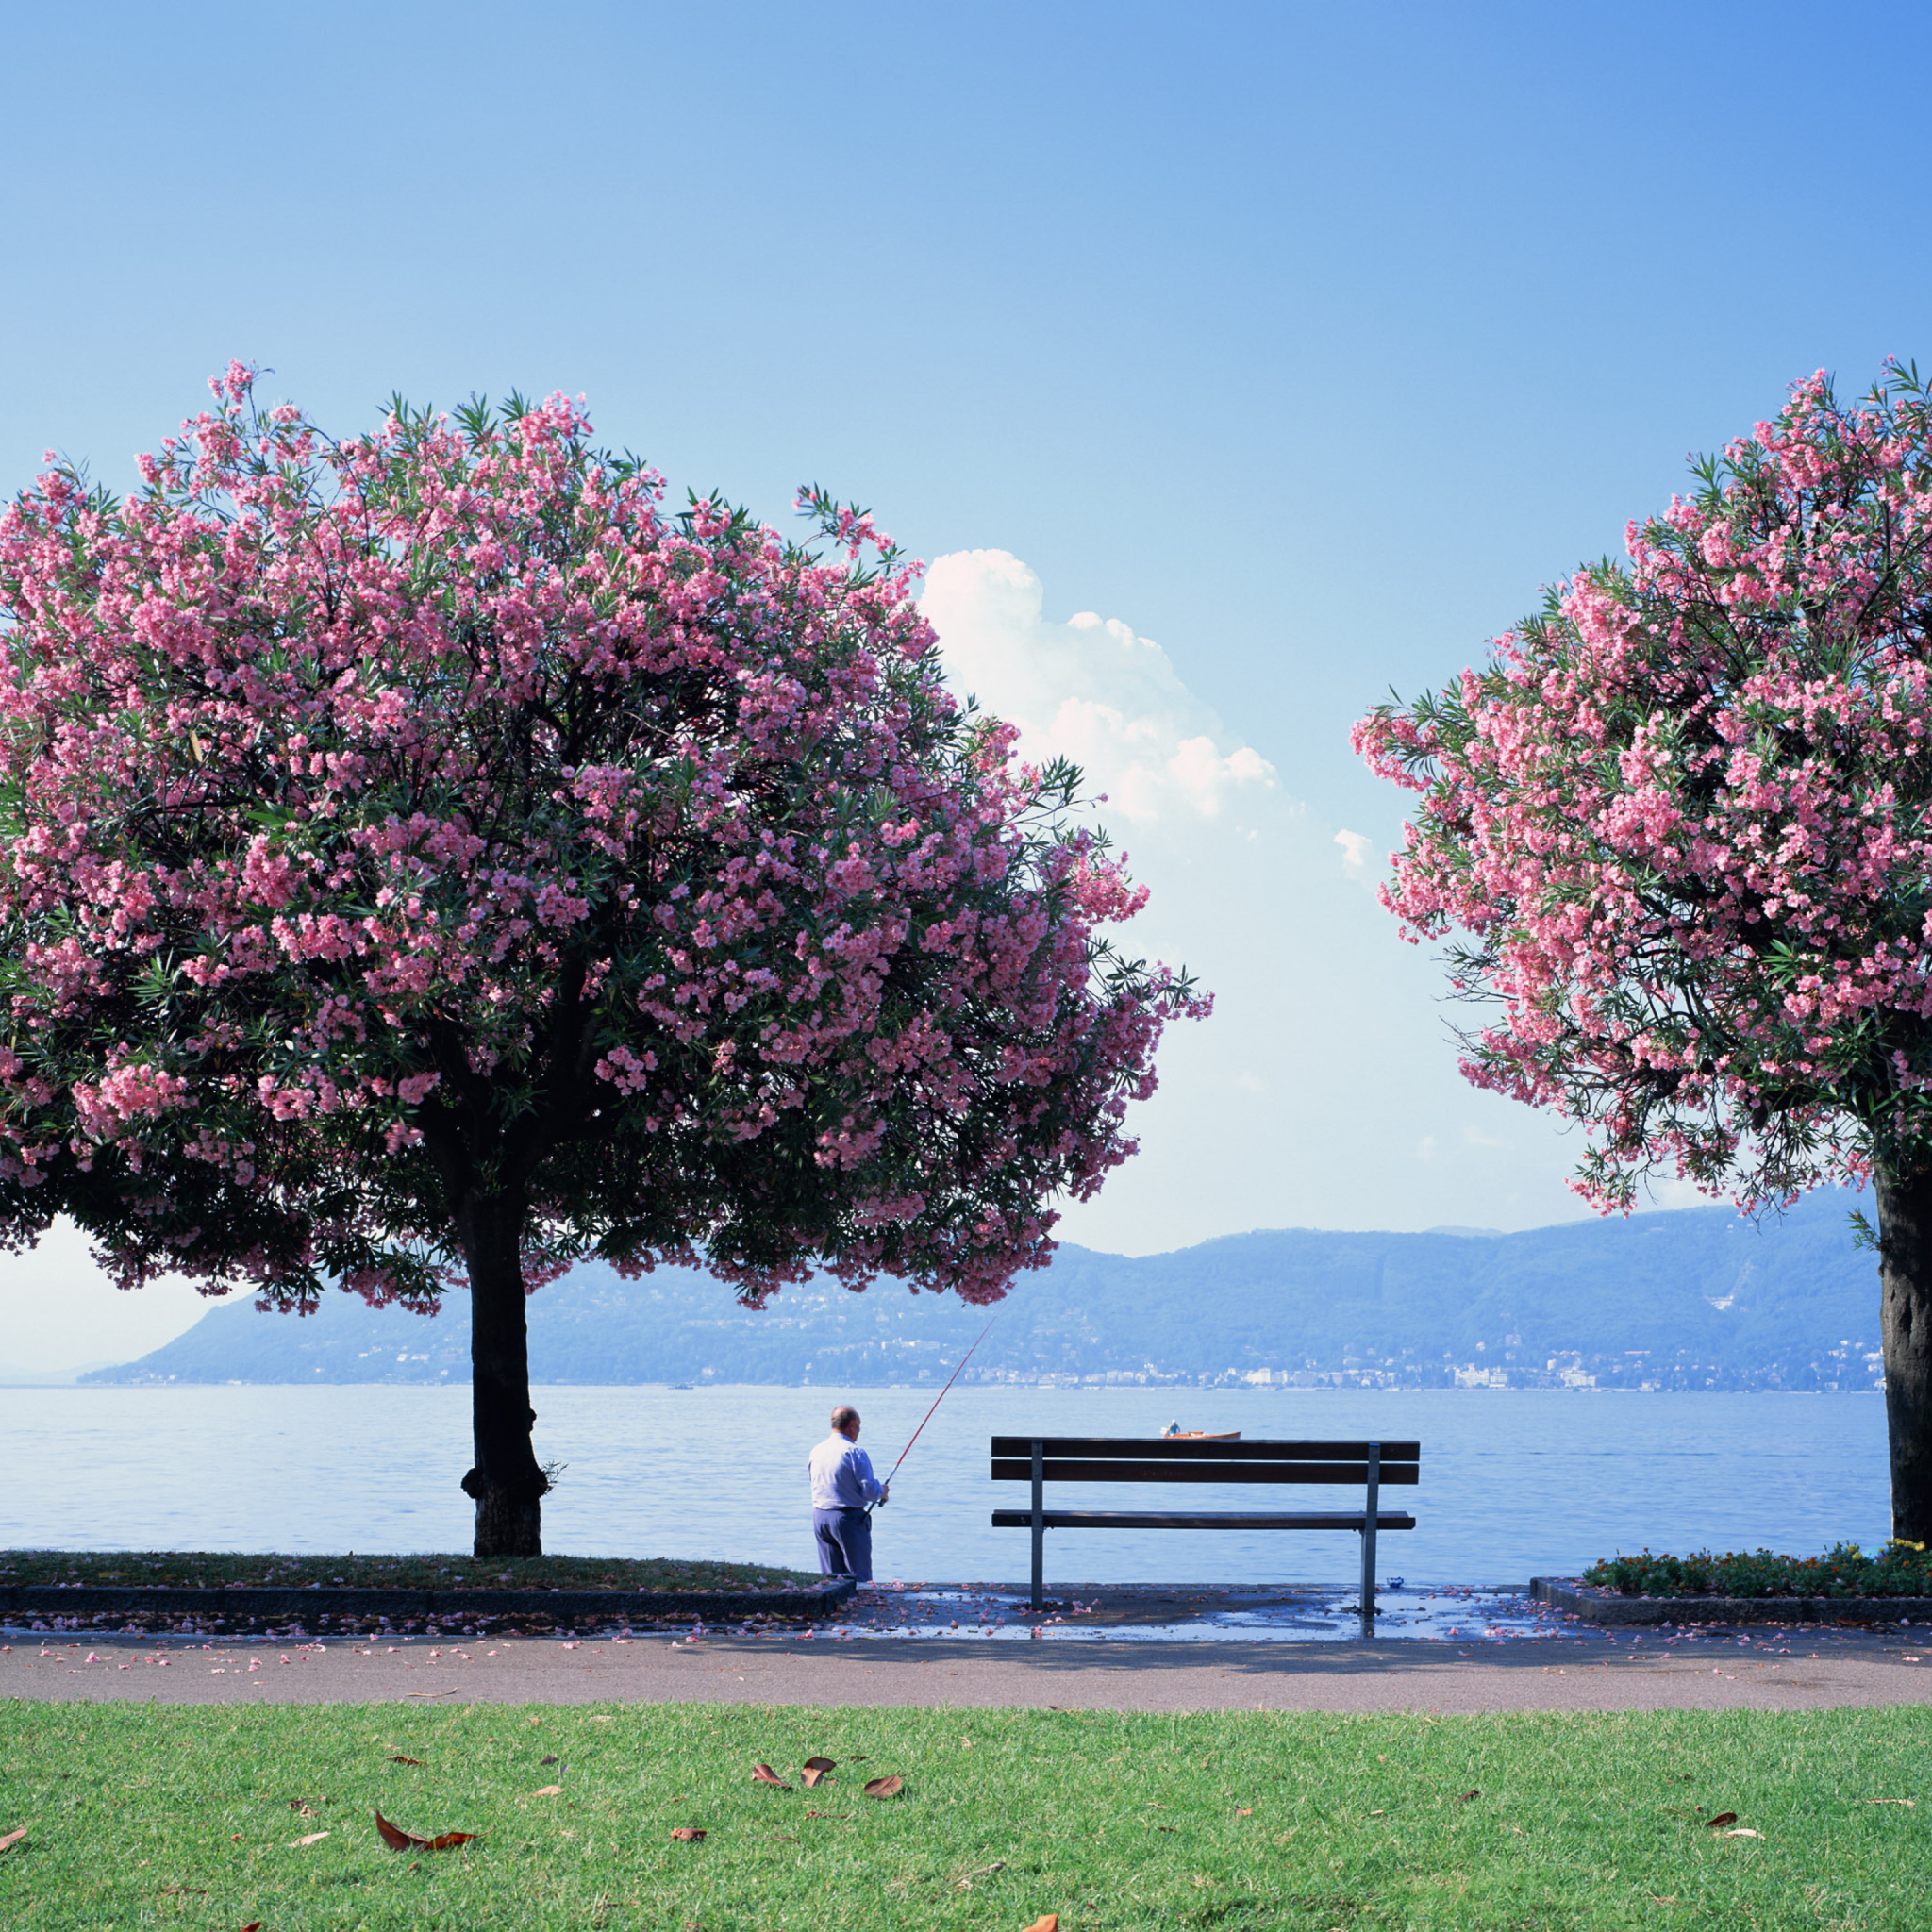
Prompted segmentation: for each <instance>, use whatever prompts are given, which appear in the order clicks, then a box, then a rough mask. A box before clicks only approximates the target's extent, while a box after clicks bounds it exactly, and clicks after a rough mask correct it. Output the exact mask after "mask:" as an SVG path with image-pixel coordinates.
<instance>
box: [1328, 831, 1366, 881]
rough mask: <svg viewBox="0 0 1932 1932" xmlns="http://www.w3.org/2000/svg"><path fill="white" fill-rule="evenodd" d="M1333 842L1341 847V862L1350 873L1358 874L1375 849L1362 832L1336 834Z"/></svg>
mask: <svg viewBox="0 0 1932 1932" xmlns="http://www.w3.org/2000/svg"><path fill="white" fill-rule="evenodd" d="M1335 842H1336V843H1337V844H1338V845H1340V846H1341V862H1342V864H1343V865H1345V866H1347V868H1348V869H1349V871H1350V872H1360V871H1361V869H1362V867H1363V866H1364V865H1366V864H1367V863H1368V859H1369V854H1370V853H1372V852H1373V851H1374V849H1375V847H1374V843H1373V841H1371V840H1370V839H1369V837H1368V835H1367V834H1366V833H1363V832H1337V833H1336V835H1335Z"/></svg>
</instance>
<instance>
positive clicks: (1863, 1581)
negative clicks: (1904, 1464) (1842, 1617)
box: [1583, 1541, 1932, 1599]
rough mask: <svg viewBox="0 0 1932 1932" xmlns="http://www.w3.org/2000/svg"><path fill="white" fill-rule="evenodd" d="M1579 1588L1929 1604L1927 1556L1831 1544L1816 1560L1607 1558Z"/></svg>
mask: <svg viewBox="0 0 1932 1932" xmlns="http://www.w3.org/2000/svg"><path fill="white" fill-rule="evenodd" d="M1583 1580H1584V1582H1586V1583H1593V1584H1595V1585H1596V1586H1597V1587H1598V1588H1599V1589H1603V1590H1615V1591H1622V1592H1623V1593H1624V1595H1625V1596H1738V1597H1776V1596H1832V1597H1845V1598H1848V1599H1852V1598H1857V1597H1887V1596H1932V1551H1928V1550H1927V1549H1926V1548H1925V1546H1924V1544H1923V1543H1912V1542H1898V1541H1893V1542H1889V1543H1887V1544H1886V1545H1885V1547H1884V1548H1883V1549H1881V1550H1880V1551H1879V1552H1878V1554H1877V1555H1876V1556H1867V1555H1866V1554H1865V1552H1864V1551H1863V1550H1862V1549H1860V1548H1859V1547H1858V1545H1857V1543H1834V1544H1833V1545H1832V1547H1831V1548H1830V1549H1828V1550H1826V1551H1825V1552H1824V1555H1823V1556H1822V1557H1788V1556H1784V1555H1781V1554H1780V1553H1779V1552H1778V1551H1776V1550H1726V1551H1725V1552H1724V1555H1723V1556H1713V1555H1712V1554H1711V1552H1710V1551H1708V1550H1698V1551H1695V1552H1693V1553H1692V1554H1691V1555H1690V1556H1688V1557H1670V1556H1653V1555H1652V1554H1651V1553H1650V1551H1649V1550H1647V1549H1646V1550H1644V1551H1642V1552H1641V1554H1639V1555H1637V1556H1635V1557H1623V1556H1618V1557H1605V1558H1603V1559H1602V1560H1601V1561H1599V1562H1595V1563H1592V1564H1591V1566H1590V1568H1589V1569H1588V1570H1586V1571H1585V1572H1584V1573H1583Z"/></svg>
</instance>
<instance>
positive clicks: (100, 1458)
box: [0, 1385, 1889, 1585]
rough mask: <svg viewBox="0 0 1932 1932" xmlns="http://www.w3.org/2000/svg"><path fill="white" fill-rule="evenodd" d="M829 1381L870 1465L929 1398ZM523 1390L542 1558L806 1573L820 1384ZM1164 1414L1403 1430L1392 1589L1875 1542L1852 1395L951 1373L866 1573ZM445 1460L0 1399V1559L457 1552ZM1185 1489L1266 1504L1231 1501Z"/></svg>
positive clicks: (943, 1540) (362, 1432)
mask: <svg viewBox="0 0 1932 1932" xmlns="http://www.w3.org/2000/svg"><path fill="white" fill-rule="evenodd" d="M850 1394H851V1399H852V1400H853V1401H854V1402H855V1403H856V1404H857V1405H858V1407H859V1408H860V1409H861V1410H862V1412H863V1414H864V1418H865V1429H864V1437H863V1441H864V1446H865V1447H866V1448H867V1449H869V1450H870V1451H871V1452H872V1456H873V1459H874V1464H875V1466H876V1467H877V1468H878V1470H879V1472H880V1474H884V1473H885V1471H886V1470H887V1469H888V1468H889V1467H890V1466H891V1463H892V1461H893V1459H894V1458H895V1457H897V1455H898V1454H899V1451H900V1449H901V1448H902V1447H903V1445H904V1444H905V1441H906V1440H907V1438H908V1435H910V1433H911V1431H912V1429H913V1428H914V1427H915V1426H916V1425H917V1424H918V1422H919V1419H920V1417H921V1416H922V1415H923V1414H924V1411H925V1409H926V1407H927V1406H928V1405H929V1403H930V1401H931V1399H932V1398H931V1394H930V1391H922V1390H917V1389H874V1390H855V1391H850ZM534 1400H535V1403H536V1406H537V1408H538V1410H539V1412H540V1415H539V1422H538V1425H537V1441H538V1454H539V1456H540V1457H542V1458H545V1459H549V1458H553V1457H554V1458H555V1459H556V1460H558V1461H559V1462H562V1463H564V1464H566V1465H567V1467H566V1468H565V1470H564V1472H563V1474H562V1476H561V1478H560V1481H559V1485H558V1489H557V1491H556V1492H555V1493H554V1494H553V1495H552V1496H550V1497H549V1498H547V1499H546V1500H545V1503H544V1508H543V1527H544V1542H545V1546H546V1547H547V1548H548V1549H551V1550H553V1551H556V1552H559V1553H567V1552H580V1553H584V1554H596V1555H625V1556H665V1557H731V1558H742V1559H746V1560H752V1561H757V1562H761V1563H785V1564H791V1565H795V1566H799V1567H804V1568H811V1567H813V1565H814V1563H815V1558H814V1557H813V1554H812V1545H811V1540H810V1529H809V1519H808V1503H807V1497H806V1490H805V1457H806V1452H807V1451H808V1448H809V1447H810V1445H811V1443H812V1442H813V1441H816V1440H817V1439H818V1438H819V1437H820V1436H822V1435H823V1434H824V1431H825V1414H826V1409H827V1407H828V1401H829V1397H828V1392H827V1391H824V1390H822V1389H815V1388H814V1389H773V1388H742V1387H740V1388H704V1389H689V1390H674V1389H664V1388H622V1389H611V1388H541V1389H539V1390H537V1391H535V1396H534ZM1170 1418H1174V1419H1177V1420H1178V1421H1179V1422H1180V1424H1181V1425H1182V1426H1183V1427H1184V1428H1204V1429H1241V1430H1242V1431H1243V1432H1244V1433H1246V1434H1247V1435H1250V1436H1277V1437H1282V1436H1285V1437H1324V1436H1326V1437H1387V1438H1391V1439H1394V1438H1400V1437H1419V1438H1420V1439H1421V1441H1422V1444H1423V1463H1422V1470H1423V1480H1422V1484H1421V1486H1420V1488H1418V1489H1416V1490H1413V1491H1392V1492H1389V1501H1390V1503H1391V1505H1392V1506H1394V1507H1409V1508H1410V1509H1411V1510H1412V1512H1413V1514H1414V1515H1415V1517H1416V1518H1417V1521H1418V1523H1419V1524H1420V1527H1419V1528H1418V1529H1416V1530H1415V1531H1413V1532H1411V1533H1405V1534H1401V1535H1389V1536H1386V1537H1385V1538H1384V1539H1383V1541H1382V1549H1383V1553H1384V1554H1383V1557H1382V1570H1383V1573H1384V1574H1385V1575H1405V1576H1407V1578H1409V1579H1410V1580H1411V1581H1424V1582H1431V1583H1437V1582H1455V1583H1470V1584H1481V1585H1490V1584H1498V1583H1512V1582H1513V1583H1521V1582H1524V1580H1526V1579H1527V1578H1528V1577H1530V1576H1531V1575H1538V1574H1542V1575H1564V1574H1574V1573H1575V1572H1576V1571H1578V1570H1580V1569H1581V1568H1582V1567H1583V1566H1584V1565H1585V1564H1587V1563H1589V1562H1591V1560H1592V1559H1593V1558H1595V1557H1601V1556H1607V1555H1610V1554H1612V1553H1614V1552H1615V1551H1618V1550H1620V1549H1621V1550H1635V1549H1638V1548H1641V1546H1643V1545H1644V1544H1645V1543H1648V1544H1649V1545H1650V1546H1651V1547H1652V1548H1653V1549H1657V1550H1675V1551H1683V1550H1687V1549H1692V1548H1706V1547H1708V1548H1716V1549H1730V1548H1756V1547H1757V1546H1758V1545H1760V1544H1762V1545H1766V1546H1768V1547H1770V1548H1773V1549H1777V1550H1788V1551H1792V1552H1795V1553H1797V1554H1800V1555H1812V1554H1815V1553H1816V1552H1817V1551H1819V1550H1821V1549H1823V1548H1824V1546H1825V1545H1826V1544H1828V1543H1831V1542H1834V1541H1839V1540H1840V1539H1843V1540H1847V1541H1857V1542H1862V1543H1864V1544H1865V1545H1866V1546H1867V1547H1868V1548H1870V1547H1873V1546H1874V1545H1876V1544H1877V1543H1879V1542H1882V1541H1884V1539H1885V1537H1886V1536H1887V1535H1888V1534H1889V1526H1888V1525H1889V1512H1888V1505H1887V1471H1886V1452H1885V1407H1884V1402H1883V1399H1882V1398H1881V1397H1879V1396H1876V1395H1866V1394H1833V1395H1780V1394H1740V1395H1718V1394H1707V1395H1667V1394H1634V1393H1633V1394H1597V1393H1571V1392H1568V1391H1530V1390H1524V1391H1462V1390H1426V1391H1399V1392H1398V1391H1389V1392H1383V1391H1311V1390H1293V1391H1265V1390H1197V1391H1184V1390H1174V1389H1159V1390H1141V1389H1105V1390H1100V1389H1096V1390H1091V1391H1089V1390H1067V1389H1027V1388H1007V1387H974V1386H971V1385H962V1386H960V1387H959V1388H957V1389H955V1390H954V1391H953V1392H952V1394H951V1395H949V1396H948V1397H947V1398H946V1401H945V1403H944V1404H943V1406H942V1407H941V1409H940V1411H939V1413H938V1415H937V1416H936V1417H935V1418H934V1419H933V1421H932V1423H931V1424H930V1425H929V1426H928V1427H927V1429H926V1431H925V1433H924V1436H922V1437H921V1439H920V1441H919V1444H918V1446H917V1448H915V1449H914V1450H913V1452H912V1455H911V1457H909V1458H908V1461H907V1464H906V1467H905V1469H904V1470H903V1471H902V1472H901V1474H900V1477H899V1480H898V1481H897V1482H896V1483H895V1484H894V1486H893V1492H892V1501H891V1504H890V1505H889V1506H888V1507H887V1508H886V1509H885V1510H884V1512H883V1513H882V1514H881V1515H880V1516H879V1517H878V1518H877V1519H876V1522H877V1527H876V1530H875V1549H876V1558H877V1568H878V1574H879V1575H880V1576H881V1577H882V1578H885V1577H901V1578H904V1579H906V1580H908V1581H913V1580H921V1581H924V1580H936V1579H941V1578H943V1579H946V1580H949V1581H962V1580H967V1579H972V1580H975V1581H977V1580H985V1581H999V1580H1010V1579H1013V1578H1016V1577H1023V1576H1024V1574H1025V1571H1026V1547H1027V1546H1026V1535H1025V1532H1024V1530H995V1529H993V1528H992V1527H991V1524H989V1522H988V1520H987V1519H988V1516H989V1514H990V1512H991V1508H992V1507H994V1506H995V1505H998V1506H999V1507H1014V1506H1015V1505H1020V1504H1024V1499H1025V1494H1026V1491H1025V1486H1024V1484H1018V1483H1000V1484H994V1483H992V1482H991V1481H990V1480H989V1479H988V1475H987V1439H988V1437H989V1436H991V1435H993V1434H1009V1433H1010V1434H1030V1433H1032V1432H1033V1431H1034V1430H1035V1429H1047V1430H1051V1431H1053V1432H1055V1433H1058V1434H1081V1435H1148V1434H1154V1433H1156V1432H1158V1430H1159V1429H1160V1428H1162V1427H1163V1426H1164V1425H1165V1424H1167V1422H1168V1421H1169V1420H1170ZM468 1463H469V1391H468V1390H466V1389H425V1388H405V1387H360V1388H358V1387H335V1388H326V1389H314V1388H299V1387H298V1388H239V1387H221V1388H171V1389H0V1469H4V1470H5V1472H6V1482H5V1484H4V1487H0V1546H8V1547H13V1548H22V1547H34V1546H42V1547H44V1546H56V1547H63V1548H78V1549H152V1548H172V1549H206V1550H268V1549H278V1550H291V1551H334V1550H348V1549H356V1550H364V1551H368V1552H372V1553H375V1552H382V1551H407V1550H467V1549H468V1547H469V1543H470V1535H471V1507H470V1504H469V1501H468V1499H467V1498H466V1497H465V1496H464V1495H463V1494H462V1493H461V1491H459V1490H458V1487H457V1484H458V1480H459V1478H460V1477H461V1475H462V1473H463V1471H464V1469H465V1468H467V1467H468ZM996 1491H997V1493H996ZM1159 1493H1160V1492H1158V1491H1133V1492H1128V1493H1126V1494H1125V1495H1124V1493H1123V1491H1120V1490H1118V1489H1115V1490H1113V1491H1105V1490H1099V1489H1093V1488H1089V1489H1086V1490H1082V1489H1081V1488H1080V1487H1079V1486H1076V1485H1072V1484H1068V1485H1062V1486H1059V1487H1058V1488H1057V1489H1053V1490H1049V1491H1048V1494H1049V1496H1050V1497H1051V1498H1053V1499H1054V1500H1055V1501H1057V1502H1063V1503H1064V1504H1066V1505H1068V1506H1074V1505H1078V1504H1083V1503H1084V1504H1087V1505H1088V1506H1090V1507H1103V1508H1132V1507H1155V1503H1154V1499H1155V1497H1157V1496H1158V1495H1159ZM1294 1494H1295V1504H1296V1507H1304V1506H1305V1507H1311V1508H1324V1507H1334V1508H1342V1507H1347V1495H1346V1492H1345V1491H1334V1492H1332V1494H1331V1492H1327V1491H1313V1490H1301V1491H1296V1492H1294ZM1162 1500H1165V1498H1162ZM1187 1500H1188V1502H1189V1503H1190V1504H1191V1505H1193V1506H1195V1507H1203V1508H1219V1507H1228V1508H1248V1509H1253V1508H1256V1507H1270V1505H1269V1504H1268V1503H1265V1502H1263V1501H1262V1500H1261V1499H1260V1498H1258V1497H1257V1492H1256V1491H1255V1490H1253V1489H1252V1488H1248V1489H1244V1490H1237V1491H1218V1490H1216V1489H1213V1488H1209V1487H1201V1488H1197V1489H1191V1490H1190V1491H1188V1492H1187ZM1357 1561H1358V1557H1357V1540H1356V1538H1355V1537H1354V1536H1353V1535H1347V1534H1342V1535H1336V1536H1324V1535H1305V1534H1294V1535H1272V1536H1271V1535H1266V1534H1241V1533H1235V1532H1219V1531H1215V1532H1202V1533H1184V1532H1158V1533H1153V1532H1141V1533H1139V1534H1135V1533H1132V1532H1114V1531H1093V1530H1069V1531H1063V1532H1059V1533H1050V1534H1049V1535H1048V1538H1047V1575H1048V1578H1049V1580H1050V1581H1054V1580H1058V1581H1060V1582H1076V1581H1078V1582H1106V1583H1126V1582H1153V1581H1177V1580H1186V1581H1189V1582H1200V1583H1241V1582H1255V1583H1275V1582H1287V1581H1307V1582H1311V1583H1321V1582H1335V1583H1345V1582H1346V1581H1347V1580H1348V1579H1349V1578H1350V1577H1351V1576H1352V1575H1353V1574H1354V1573H1355V1568H1356V1565H1357Z"/></svg>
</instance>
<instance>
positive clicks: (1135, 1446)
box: [992, 1436, 1423, 1481]
mask: <svg viewBox="0 0 1932 1932" xmlns="http://www.w3.org/2000/svg"><path fill="white" fill-rule="evenodd" d="M1041 1449H1042V1452H1043V1453H1044V1454H1045V1455H1048V1456H1055V1457H1075V1458H1077V1459H1080V1460H1085V1461H1095V1460H1106V1461H1111V1462H1154V1461H1160V1462H1166V1461H1174V1462H1347V1463H1357V1464H1359V1463H1363V1462H1366V1461H1367V1460H1368V1455H1369V1445H1368V1443H1367V1442H1366V1441H1361V1442H1354V1441H1337V1442H1316V1441H1268V1440H1266V1439H1265V1438H1262V1437H1250V1438H1249V1439H1248V1440H1247V1441H1238V1442H1230V1441H1214V1440H1213V1439H1212V1438H1207V1437H1189V1436H1045V1437H1042V1438H1041ZM992 1453H993V1455H995V1456H1002V1457H1006V1456H1023V1457H1030V1456H1031V1455H1032V1454H1033V1438H1032V1437H1031V1436H995V1437H994V1438H993V1439H992ZM1422 1454H1423V1445H1422V1444H1421V1443H1420V1442H1417V1441H1407V1442H1384V1443H1383V1444H1382V1467H1383V1468H1384V1469H1387V1468H1388V1467H1389V1465H1390V1464H1391V1462H1420V1461H1421V1460H1422ZM1356 1480H1357V1481H1359V1480H1360V1478H1359V1477H1357V1478H1356Z"/></svg>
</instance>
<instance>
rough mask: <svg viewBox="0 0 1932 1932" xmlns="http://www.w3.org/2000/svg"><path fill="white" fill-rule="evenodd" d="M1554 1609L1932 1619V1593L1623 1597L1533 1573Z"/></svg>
mask: <svg viewBox="0 0 1932 1932" xmlns="http://www.w3.org/2000/svg"><path fill="white" fill-rule="evenodd" d="M1529 1593H1530V1595H1531V1596H1532V1597H1534V1598H1535V1599H1536V1600H1537V1602H1539V1603H1544V1604H1548V1605H1549V1607H1551V1608H1552V1609H1553V1610H1567V1611H1569V1613H1570V1614H1571V1615H1572V1616H1574V1617H1582V1618H1583V1619H1585V1621H1586V1622H1589V1623H1591V1624H1606V1625H1607V1624H1897V1623H1901V1622H1905V1621H1907V1620H1909V1621H1910V1622H1912V1623H1914V1624H1918V1623H1932V1597H1927V1596H1624V1595H1622V1594H1620V1593H1619V1592H1618V1591H1614V1590H1603V1589H1600V1588H1599V1587H1598V1586H1597V1585H1595V1584H1593V1583H1580V1582H1578V1581H1577V1580H1576V1578H1575V1577H1574V1576H1532V1577H1531V1578H1530V1579H1529Z"/></svg>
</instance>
